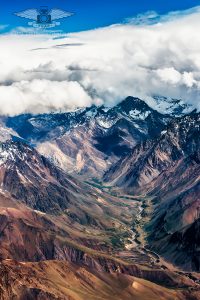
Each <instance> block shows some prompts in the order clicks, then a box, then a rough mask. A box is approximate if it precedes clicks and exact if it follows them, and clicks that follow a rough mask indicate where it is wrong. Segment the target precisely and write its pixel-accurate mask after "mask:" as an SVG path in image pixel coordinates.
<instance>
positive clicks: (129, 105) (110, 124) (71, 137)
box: [6, 97, 170, 177]
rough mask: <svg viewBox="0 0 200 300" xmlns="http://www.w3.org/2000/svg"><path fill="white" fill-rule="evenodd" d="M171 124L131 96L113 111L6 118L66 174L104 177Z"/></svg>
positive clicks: (100, 109)
mask: <svg viewBox="0 0 200 300" xmlns="http://www.w3.org/2000/svg"><path fill="white" fill-rule="evenodd" d="M169 119H170V116H169V115H163V114H160V113H158V112H157V111H155V110H153V109H152V108H150V107H149V106H148V105H147V104H146V103H145V102H144V101H142V100H140V99H138V98H133V97H128V98H127V99H125V100H124V101H122V102H121V103H120V104H118V105H117V106H115V107H113V108H105V107H95V106H92V107H90V108H86V109H81V110H77V111H75V112H69V113H63V114H49V115H38V116H31V115H22V116H18V117H14V118H8V119H7V120H6V126H7V127H9V128H12V129H13V130H15V131H16V132H17V133H18V135H19V136H20V137H21V138H24V139H26V140H28V141H29V142H30V143H32V144H34V145H35V146H36V147H37V149H38V151H39V152H40V153H41V154H43V155H44V156H46V157H48V158H49V159H50V160H51V161H53V162H54V163H56V164H57V165H58V166H60V167H62V168H63V169H64V170H67V171H73V172H74V171H75V172H76V173H77V172H78V173H80V174H87V175H88V174H89V175H90V176H91V175H93V176H95V177H101V176H102V175H103V173H104V172H105V171H106V170H107V169H108V168H109V167H110V165H111V164H113V163H114V162H116V161H118V160H119V159H120V158H121V157H125V156H126V155H127V154H128V153H130V151H131V149H132V148H133V147H134V146H135V145H136V144H137V143H139V142H140V141H143V140H145V139H146V138H152V137H155V136H157V135H158V134H159V133H160V132H161V130H162V129H163V128H164V126H165V124H166V123H167V122H168V121H169Z"/></svg>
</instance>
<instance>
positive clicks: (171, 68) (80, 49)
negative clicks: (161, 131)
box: [0, 8, 200, 115]
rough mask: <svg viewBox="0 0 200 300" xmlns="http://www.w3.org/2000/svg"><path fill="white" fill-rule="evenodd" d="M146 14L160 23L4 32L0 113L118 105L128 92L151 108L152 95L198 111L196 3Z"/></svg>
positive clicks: (199, 28)
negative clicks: (60, 32) (58, 32)
mask: <svg viewBox="0 0 200 300" xmlns="http://www.w3.org/2000/svg"><path fill="white" fill-rule="evenodd" d="M147 16H148V14H147ZM149 16H150V18H151V19H152V18H153V17H154V16H155V17H156V22H150V24H149V22H142V23H141V22H139V21H138V22H136V21H135V19H133V20H132V21H131V20H129V23H128V24H119V25H113V26H110V27H107V28H102V29H96V30H92V31H86V32H80V33H76V34H70V35H68V36H65V37H60V38H59V37H56V38H55V36H50V35H46V36H42V35H39V36H34V35H19V36H17V35H13V34H10V35H2V36H1V37H0V47H1V52H0V114H4V115H5V114H6V115H17V114H21V113H27V112H31V113H44V112H49V111H57V110H61V111H66V110H68V109H73V108H75V107H82V106H90V105H91V104H105V105H114V104H116V103H118V102H119V101H120V100H122V99H123V98H125V97H126V96H129V95H133V96H138V97H141V98H143V99H145V100H146V101H147V102H148V103H149V104H150V105H152V106H154V105H155V103H154V100H153V98H152V97H153V96H154V95H160V96H168V97H173V98H182V99H183V100H184V101H185V102H188V103H192V104H193V105H194V106H195V107H196V108H198V109H200V102H199V92H200V34H199V32H200V10H199V8H196V9H193V10H191V11H188V12H187V13H185V14H183V13H176V14H175V13H174V14H170V15H168V16H166V17H164V16H162V17H161V18H158V16H157V15H156V14H155V15H154V14H153V12H151V13H150V14H149ZM170 16H171V17H170ZM140 18H141V16H140ZM152 23H153V24H152Z"/></svg>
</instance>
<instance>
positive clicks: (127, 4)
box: [0, 0, 199, 32]
mask: <svg viewBox="0 0 200 300" xmlns="http://www.w3.org/2000/svg"><path fill="white" fill-rule="evenodd" d="M40 5H48V6H49V7H58V8H63V9H65V10H69V11H72V12H75V13H76V14H75V16H73V17H71V18H68V19H65V20H63V21H62V26H61V27H60V29H62V30H64V31H66V32H76V31H82V30H88V29H93V28H98V27H103V26H107V25H110V24H115V23H120V22H123V20H124V19H126V18H129V17H132V16H135V15H137V14H141V13H145V12H146V11H152V10H153V11H156V12H158V13H159V14H166V13H168V12H170V11H174V10H185V9H188V8H191V7H194V6H197V5H199V0H184V1H182V0H168V1H161V0H151V1H150V0H107V1H102V0H96V1H94V0H93V1H92V0H85V1H83V0H73V1H65V0H56V1H55V0H51V1H47V0H38V1H35V0H34V1H33V0H29V1H27V0H26V1H25V0H8V1H4V2H3V1H1V3H0V19H1V21H0V24H9V25H10V27H9V29H10V28H13V27H16V26H26V24H27V20H23V19H19V18H18V17H16V16H14V15H13V12H18V11H21V10H25V9H27V8H37V7H38V6H40Z"/></svg>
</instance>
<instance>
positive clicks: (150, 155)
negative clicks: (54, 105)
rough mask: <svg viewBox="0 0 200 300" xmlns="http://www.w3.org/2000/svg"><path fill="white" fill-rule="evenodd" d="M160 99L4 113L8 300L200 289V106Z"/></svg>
mask: <svg viewBox="0 0 200 300" xmlns="http://www.w3.org/2000/svg"><path fill="white" fill-rule="evenodd" d="M154 101H155V103H156V106H155V107H154V108H152V107H151V106H150V105H148V104H147V102H145V101H143V100H141V99H138V98H134V97H128V98H126V99H125V100H123V101H122V102H121V103H119V104H118V105H116V106H114V107H110V108H108V107H104V106H100V107H96V106H91V107H88V108H82V109H77V110H75V111H73V112H64V113H62V112H57V113H55V112H54V113H49V114H42V115H30V114H25V115H19V116H15V117H8V116H1V117H0V218H1V222H0V245H1V247H0V258H1V263H0V270H1V274H2V276H1V280H0V299H5V300H7V299H22V300H23V299H24V300H26V299H70V300H79V299H80V300H85V299H91V300H95V299H102V300H103V299H104V300H107V299H121V300H122V299H123V300H126V299H127V300H129V299H136V300H137V299H138V300H140V299H141V300H143V299H144V300H151V299H152V300H154V299H180V300H182V299H183V300H184V299H185V300H187V299H188V300H190V299H191V300H195V299H200V275H199V271H200V250H199V249H200V221H199V217H200V113H198V112H197V111H196V110H194V109H193V107H191V106H187V105H185V104H184V103H183V102H182V101H181V100H176V99H170V98H165V97H156V96H155V97H154ZM113 295H114V298H113Z"/></svg>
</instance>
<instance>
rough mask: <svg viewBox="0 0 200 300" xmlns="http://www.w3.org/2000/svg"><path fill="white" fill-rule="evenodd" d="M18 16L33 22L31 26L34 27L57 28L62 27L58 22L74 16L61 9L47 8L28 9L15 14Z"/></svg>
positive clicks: (30, 23)
mask: <svg viewBox="0 0 200 300" xmlns="http://www.w3.org/2000/svg"><path fill="white" fill-rule="evenodd" d="M15 15H16V16H18V17H21V18H26V19H29V20H32V21H33V22H29V23H28V24H29V25H33V26H34V27H45V28H46V27H55V26H57V25H60V23H59V22H56V20H59V19H63V18H67V17H70V16H72V15H73V13H71V12H67V11H64V10H62V9H59V8H52V9H49V8H48V7H47V6H41V7H40V8H39V9H35V8H32V9H27V10H24V11H22V12H18V13H15Z"/></svg>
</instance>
